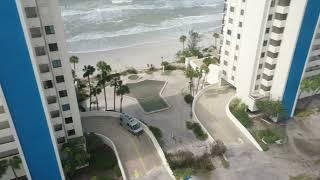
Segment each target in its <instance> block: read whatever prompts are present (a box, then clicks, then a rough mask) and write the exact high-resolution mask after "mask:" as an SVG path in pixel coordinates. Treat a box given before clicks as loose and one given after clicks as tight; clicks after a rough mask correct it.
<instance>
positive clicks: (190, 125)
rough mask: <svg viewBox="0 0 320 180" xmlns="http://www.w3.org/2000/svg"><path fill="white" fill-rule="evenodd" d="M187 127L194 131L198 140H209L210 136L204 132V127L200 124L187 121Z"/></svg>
mask: <svg viewBox="0 0 320 180" xmlns="http://www.w3.org/2000/svg"><path fill="white" fill-rule="evenodd" d="M186 126H187V128H188V129H190V130H192V131H193V133H194V134H195V136H196V138H197V139H199V140H201V141H204V140H206V139H207V138H208V134H207V133H205V132H204V131H203V130H202V127H201V126H200V124H199V123H192V122H190V121H187V122H186Z"/></svg>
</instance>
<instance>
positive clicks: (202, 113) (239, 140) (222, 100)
mask: <svg viewBox="0 0 320 180" xmlns="http://www.w3.org/2000/svg"><path fill="white" fill-rule="evenodd" d="M235 93H236V92H235V90H234V89H232V88H229V87H222V88H217V87H216V86H213V87H211V88H209V89H207V90H206V91H205V92H204V93H203V94H201V95H200V96H199V97H198V99H197V100H196V102H195V107H194V110H195V113H196V115H197V117H198V119H199V121H200V122H201V123H202V124H203V125H204V127H206V129H207V130H208V131H209V133H210V134H211V136H212V137H213V138H214V139H220V140H222V141H223V142H224V143H225V144H226V145H238V144H243V143H250V142H248V140H247V138H246V137H244V135H243V134H242V133H241V132H240V130H239V129H238V128H237V127H236V126H235V125H234V124H233V123H232V121H231V120H230V119H229V118H228V117H227V115H226V113H225V112H226V109H225V108H226V106H227V104H228V102H229V100H230V99H231V98H232V97H233V96H234V95H235Z"/></svg>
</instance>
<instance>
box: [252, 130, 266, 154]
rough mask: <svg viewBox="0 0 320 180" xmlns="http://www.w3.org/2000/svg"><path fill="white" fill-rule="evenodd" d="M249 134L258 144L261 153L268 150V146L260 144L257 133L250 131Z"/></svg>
mask: <svg viewBox="0 0 320 180" xmlns="http://www.w3.org/2000/svg"><path fill="white" fill-rule="evenodd" d="M250 133H251V135H252V136H253V137H254V139H255V140H256V141H257V142H258V144H259V145H260V147H261V148H262V150H263V151H268V150H269V146H268V145H267V144H265V143H264V142H262V140H261V139H260V138H259V137H258V135H257V134H258V133H257V131H252V132H250Z"/></svg>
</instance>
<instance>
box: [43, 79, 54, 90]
mask: <svg viewBox="0 0 320 180" xmlns="http://www.w3.org/2000/svg"><path fill="white" fill-rule="evenodd" d="M42 84H43V88H44V89H50V88H53V84H52V81H51V80H48V81H43V82H42Z"/></svg>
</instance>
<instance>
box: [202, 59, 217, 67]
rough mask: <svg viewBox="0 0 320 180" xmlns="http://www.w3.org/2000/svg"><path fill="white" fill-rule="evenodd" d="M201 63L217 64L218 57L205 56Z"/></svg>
mask: <svg viewBox="0 0 320 180" xmlns="http://www.w3.org/2000/svg"><path fill="white" fill-rule="evenodd" d="M203 64H205V65H207V66H209V65H210V64H218V59H217V58H211V57H206V58H205V59H204V60H203Z"/></svg>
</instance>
